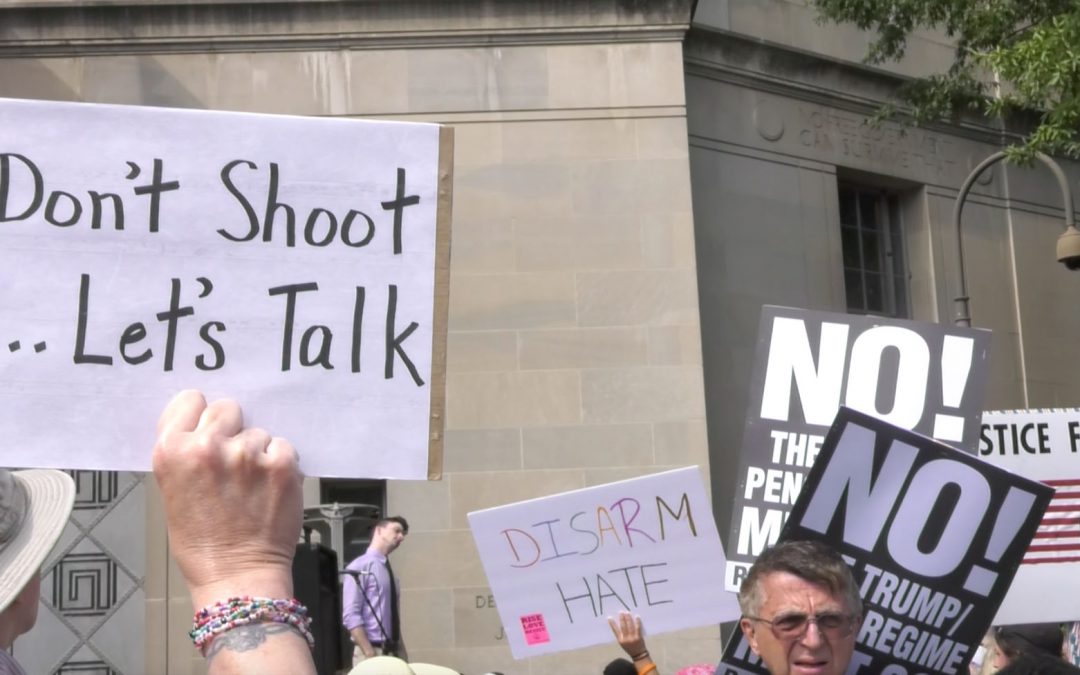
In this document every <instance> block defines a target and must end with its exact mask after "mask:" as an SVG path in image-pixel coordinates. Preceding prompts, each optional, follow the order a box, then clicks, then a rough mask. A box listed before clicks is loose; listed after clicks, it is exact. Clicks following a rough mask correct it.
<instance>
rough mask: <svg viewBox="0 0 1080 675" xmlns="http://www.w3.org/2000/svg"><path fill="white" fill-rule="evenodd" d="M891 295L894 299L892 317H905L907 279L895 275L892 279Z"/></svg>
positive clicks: (906, 308)
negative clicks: (894, 304)
mask: <svg viewBox="0 0 1080 675" xmlns="http://www.w3.org/2000/svg"><path fill="white" fill-rule="evenodd" d="M893 295H894V297H895V298H896V306H895V307H893V311H892V313H893V315H894V316H907V314H908V300H907V277H905V276H901V275H897V276H895V277H893Z"/></svg>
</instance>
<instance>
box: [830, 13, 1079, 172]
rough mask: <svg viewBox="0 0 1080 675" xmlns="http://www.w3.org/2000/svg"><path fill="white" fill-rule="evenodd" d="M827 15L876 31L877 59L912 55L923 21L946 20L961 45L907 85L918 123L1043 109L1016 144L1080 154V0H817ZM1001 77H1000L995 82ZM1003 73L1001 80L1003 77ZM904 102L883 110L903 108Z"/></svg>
mask: <svg viewBox="0 0 1080 675" xmlns="http://www.w3.org/2000/svg"><path fill="white" fill-rule="evenodd" d="M815 4H816V6H817V8H818V10H819V12H820V13H821V16H822V18H823V19H824V20H827V21H835V22H850V23H854V24H855V25H856V26H858V27H859V28H862V29H863V30H868V31H872V32H874V33H876V35H877V37H876V39H875V41H874V42H873V44H872V45H871V47H870V51H869V54H868V55H867V61H868V62H869V63H883V62H886V61H890V60H897V59H900V58H902V57H903V55H904V50H905V49H906V47H907V38H908V36H909V35H911V33H912V32H913V31H915V30H918V29H920V28H933V29H938V30H943V31H944V32H945V34H946V35H948V37H949V38H950V39H952V40H953V41H954V43H955V45H956V56H955V60H954V61H953V63H952V65H951V66H950V67H949V69H948V70H947V71H946V72H943V73H939V74H935V75H933V76H931V77H927V78H925V79H921V80H914V81H911V82H909V83H907V84H906V85H905V86H904V87H903V88H902V91H901V92H900V94H901V99H902V100H903V101H904V102H905V103H906V104H907V106H909V109H908V110H907V111H906V112H907V113H908V114H910V115H911V116H912V117H913V118H914V121H915V123H917V124H925V123H927V122H930V121H935V120H941V119H956V118H957V117H958V116H959V115H961V114H962V113H963V112H965V111H976V112H981V113H983V114H986V115H987V116H989V117H991V118H994V119H999V120H1007V119H1010V118H1012V117H1013V116H1014V115H1017V113H1019V114H1020V116H1032V115H1033V116H1034V120H1035V123H1034V125H1031V126H1029V127H1028V128H1027V131H1026V133H1025V134H1024V135H1023V136H1022V138H1021V140H1020V141H1018V142H1017V143H1016V144H1015V145H1014V146H1013V147H1012V148H1010V149H1009V152H1010V155H1011V156H1012V158H1013V159H1016V160H1019V161H1025V160H1030V159H1031V158H1032V157H1033V155H1034V153H1035V152H1036V151H1041V152H1045V153H1048V154H1055V155H1063V156H1067V157H1072V158H1080V0H815ZM995 79H996V81H997V82H995ZM997 83H1000V86H998V84H997ZM897 112H898V111H897V109H896V108H895V107H889V108H886V109H885V110H883V112H882V114H883V115H894V114H896V113H897Z"/></svg>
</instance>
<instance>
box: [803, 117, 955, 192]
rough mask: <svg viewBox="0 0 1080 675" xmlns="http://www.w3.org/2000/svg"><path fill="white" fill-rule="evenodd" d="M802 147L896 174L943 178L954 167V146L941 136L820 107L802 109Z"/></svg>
mask: <svg viewBox="0 0 1080 675" xmlns="http://www.w3.org/2000/svg"><path fill="white" fill-rule="evenodd" d="M798 109H799V143H800V144H801V145H802V146H803V147H805V148H812V149H814V150H815V151H817V152H820V153H823V154H828V155H831V156H832V157H833V158H837V159H842V160H846V163H849V164H856V165H860V164H873V165H876V166H880V167H888V168H892V169H893V170H896V169H907V170H910V171H914V172H919V173H925V172H930V173H931V175H934V176H942V175H944V174H945V173H946V172H947V171H948V170H949V169H951V168H952V167H951V165H952V164H953V160H952V159H950V158H949V152H950V148H949V146H950V145H951V143H950V141H948V140H946V139H945V138H944V137H943V136H941V135H940V134H936V133H933V132H930V131H926V130H925V129H918V128H915V127H903V126H901V125H899V124H897V123H895V122H882V123H880V124H877V125H875V124H872V123H871V121H870V119H869V118H867V117H865V116H863V115H857V114H854V113H846V112H841V111H837V110H833V109H830V108H824V107H820V106H799V107H798Z"/></svg>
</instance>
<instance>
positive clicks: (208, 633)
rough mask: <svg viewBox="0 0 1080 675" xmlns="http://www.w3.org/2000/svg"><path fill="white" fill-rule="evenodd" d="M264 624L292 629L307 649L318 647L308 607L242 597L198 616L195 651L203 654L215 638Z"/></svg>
mask: <svg viewBox="0 0 1080 675" xmlns="http://www.w3.org/2000/svg"><path fill="white" fill-rule="evenodd" d="M264 622H270V623H283V624H286V625H289V626H292V627H293V628H294V629H295V630H296V631H297V632H298V633H300V635H302V636H303V637H304V639H305V640H307V643H308V647H310V648H312V649H314V648H315V637H314V636H313V635H312V634H311V618H310V617H309V616H308V615H307V607H304V606H303V605H301V604H300V601H299V600H296V599H295V598H290V599H288V600H282V599H275V598H254V597H251V596H248V595H243V596H240V597H235V598H229V599H227V600H225V601H223V602H216V603H214V604H212V605H207V606H206V607H203V608H202V609H200V610H199V611H198V612H196V613H195V623H194V625H193V626H192V627H191V632H190V633H188V635H190V636H191V639H192V641H193V642H194V643H195V649H198V650H199V652H200V653H202V652H203V650H204V649H205V648H206V645H208V644H209V643H210V641H211V640H213V639H214V638H215V637H216V636H218V635H220V634H222V633H224V632H226V631H229V630H232V629H233V628H236V627H238V626H246V625H248V624H252V623H264Z"/></svg>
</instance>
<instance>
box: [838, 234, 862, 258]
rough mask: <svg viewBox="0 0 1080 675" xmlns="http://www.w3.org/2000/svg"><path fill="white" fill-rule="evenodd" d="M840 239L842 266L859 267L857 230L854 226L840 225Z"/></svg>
mask: <svg viewBox="0 0 1080 675" xmlns="http://www.w3.org/2000/svg"><path fill="white" fill-rule="evenodd" d="M840 241H841V244H842V246H843V249H844V267H860V266H861V265H862V262H861V260H860V258H859V231H858V230H857V229H855V228H854V227H841V228H840Z"/></svg>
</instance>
